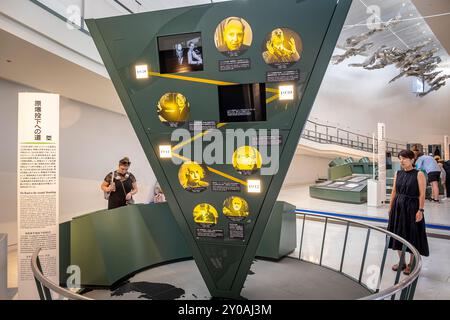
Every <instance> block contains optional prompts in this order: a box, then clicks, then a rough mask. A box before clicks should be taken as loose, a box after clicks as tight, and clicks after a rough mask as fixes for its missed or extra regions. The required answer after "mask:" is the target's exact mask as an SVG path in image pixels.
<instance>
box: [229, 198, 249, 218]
mask: <svg viewBox="0 0 450 320" xmlns="http://www.w3.org/2000/svg"><path fill="white" fill-rule="evenodd" d="M223 214H224V215H225V216H227V217H229V218H247V217H248V215H249V214H250V212H249V208H248V203H247V201H245V199H243V198H241V197H229V198H228V199H226V200H225V201H224V203H223Z"/></svg>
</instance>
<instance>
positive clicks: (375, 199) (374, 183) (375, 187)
mask: <svg viewBox="0 0 450 320" xmlns="http://www.w3.org/2000/svg"><path fill="white" fill-rule="evenodd" d="M381 192H382V191H381V184H380V182H379V181H378V180H373V179H371V180H369V181H367V205H368V206H369V207H380V206H382V205H383V202H382V199H381V197H380V195H381Z"/></svg>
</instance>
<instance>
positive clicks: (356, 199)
mask: <svg viewBox="0 0 450 320" xmlns="http://www.w3.org/2000/svg"><path fill="white" fill-rule="evenodd" d="M328 166H329V168H328V179H329V180H328V181H325V182H322V183H319V184H316V185H313V186H310V187H309V195H310V196H311V197H312V198H316V199H321V200H330V201H336V202H344V203H354V204H362V203H366V202H367V180H369V179H370V178H371V176H372V174H373V172H372V171H373V163H371V162H370V160H369V159H368V158H366V157H364V158H362V159H360V160H359V161H355V160H354V159H353V158H351V157H349V158H347V159H342V158H341V157H339V158H336V159H334V160H333V161H331V162H330V163H329V165H328Z"/></svg>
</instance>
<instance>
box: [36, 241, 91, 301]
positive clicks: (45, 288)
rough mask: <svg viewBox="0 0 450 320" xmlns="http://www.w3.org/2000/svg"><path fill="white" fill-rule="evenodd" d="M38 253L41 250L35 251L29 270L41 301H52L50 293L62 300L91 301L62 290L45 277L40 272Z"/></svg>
mask: <svg viewBox="0 0 450 320" xmlns="http://www.w3.org/2000/svg"><path fill="white" fill-rule="evenodd" d="M40 251H41V249H37V250H36V251H35V252H34V254H33V256H32V258H31V270H32V272H33V276H34V280H35V281H36V286H37V290H38V293H39V297H40V298H41V300H52V299H53V298H52V294H51V293H52V292H54V293H56V294H59V295H60V296H61V297H62V298H65V299H68V300H92V299H90V298H88V297H84V296H82V295H79V294H76V293H74V292H72V291H70V290H67V289H65V288H62V287H60V286H58V285H57V284H55V283H54V282H52V281H51V280H50V279H48V278H47V277H45V275H44V274H43V272H42V267H41V263H40V260H39V252H40Z"/></svg>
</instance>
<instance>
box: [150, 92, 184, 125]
mask: <svg viewBox="0 0 450 320" xmlns="http://www.w3.org/2000/svg"><path fill="white" fill-rule="evenodd" d="M157 111H158V116H159V120H160V121H161V122H163V123H165V124H170V123H177V122H185V121H186V120H187V119H188V117H189V102H188V101H187V99H186V97H185V96H183V95H182V94H181V93H166V94H165V95H163V96H162V97H161V99H159V102H158V107H157Z"/></svg>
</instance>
